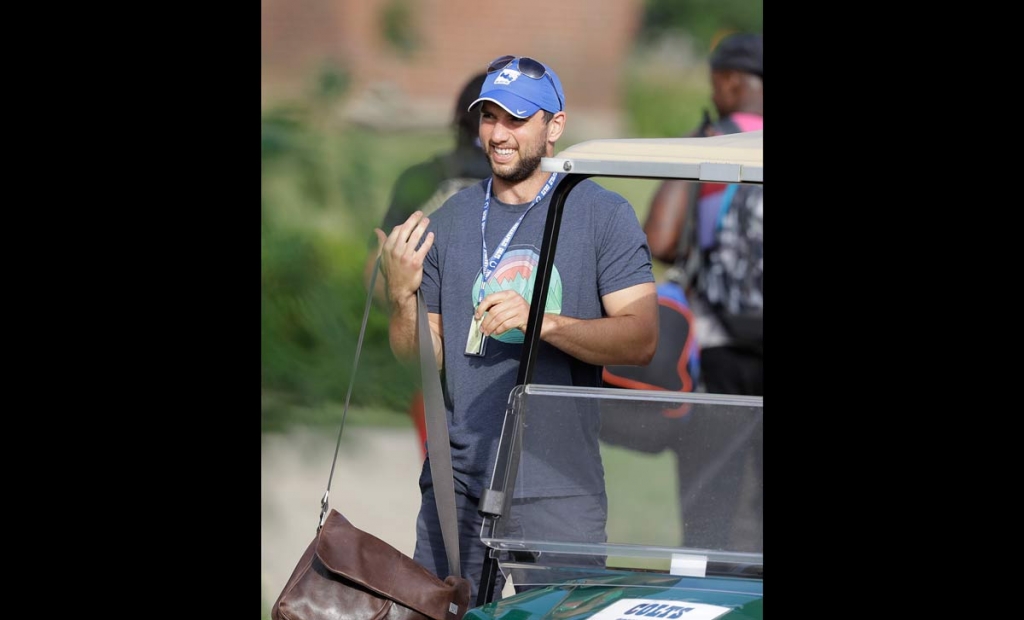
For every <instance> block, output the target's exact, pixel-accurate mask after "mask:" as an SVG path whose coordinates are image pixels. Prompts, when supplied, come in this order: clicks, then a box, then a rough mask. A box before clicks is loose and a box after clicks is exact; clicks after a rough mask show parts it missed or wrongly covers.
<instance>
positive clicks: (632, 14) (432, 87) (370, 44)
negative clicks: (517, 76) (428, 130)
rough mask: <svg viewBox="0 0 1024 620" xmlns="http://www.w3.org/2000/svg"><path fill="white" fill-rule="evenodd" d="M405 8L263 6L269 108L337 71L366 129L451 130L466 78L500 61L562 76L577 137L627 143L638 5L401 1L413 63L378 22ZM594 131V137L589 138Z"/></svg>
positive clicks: (616, 1) (626, 0) (374, 2)
mask: <svg viewBox="0 0 1024 620" xmlns="http://www.w3.org/2000/svg"><path fill="white" fill-rule="evenodd" d="M396 1H401V0H263V2H262V5H261V11H262V27H261V52H262V53H261V58H262V71H261V96H262V104H263V105H264V106H267V105H272V104H273V103H275V102H278V101H280V100H282V99H287V98H290V97H294V96H296V95H298V94H300V93H302V92H303V91H304V90H308V88H309V87H310V85H311V83H312V78H313V75H315V72H316V70H317V68H318V67H319V66H320V65H321V64H322V63H323V62H324V61H325V60H332V61H334V62H336V63H338V64H340V65H343V66H344V67H346V68H347V70H348V71H349V72H350V74H351V76H352V78H353V82H352V89H351V91H350V97H349V98H348V100H347V101H346V102H345V104H344V105H345V109H344V113H345V114H346V115H348V116H349V117H350V118H355V119H358V120H360V121H362V122H366V123H370V124H383V125H393V126H410V125H431V124H443V123H445V122H447V120H448V118H449V116H450V113H451V112H450V111H451V106H452V103H453V101H454V97H455V94H456V92H457V90H458V89H459V88H460V87H461V85H462V84H463V83H464V82H465V80H466V79H468V77H469V76H470V75H471V74H472V73H473V72H475V71H477V70H479V69H481V68H483V67H484V66H485V65H486V63H487V62H488V61H490V60H491V59H493V58H495V57H497V56H500V55H502V54H517V55H526V56H534V57H536V58H538V59H540V60H542V61H544V62H545V63H546V64H548V65H550V66H552V67H554V69H555V70H556V71H557V72H558V75H559V78H560V79H561V81H562V85H563V88H564V89H565V94H566V103H567V112H568V114H569V119H570V121H569V122H570V129H571V128H572V127H573V126H575V127H576V129H577V132H579V131H582V133H585V134H594V135H603V136H605V137H611V136H613V135H616V134H617V133H618V132H619V116H620V111H621V97H622V81H623V76H624V70H625V62H626V60H627V57H628V54H629V51H630V49H631V47H632V44H633V39H634V36H635V34H636V31H637V28H638V27H639V23H640V18H641V11H642V8H643V2H642V0H562V1H560V2H552V1H551V0H520V1H519V2H516V3H514V4H513V3H507V2H487V1H486V0H405V1H406V6H407V7H408V8H409V9H410V11H411V13H410V14H411V16H412V18H411V20H410V23H411V24H412V28H411V32H412V33H413V38H414V39H415V41H416V42H417V46H416V49H415V50H414V51H413V52H412V53H411V54H410V55H403V53H402V52H401V51H400V50H396V49H395V48H394V46H392V45H389V44H388V43H387V41H386V40H385V38H384V36H383V34H382V30H383V29H382V27H381V15H382V13H383V12H384V10H385V9H386V8H387V7H388V6H389V5H393V3H395V2H396ZM584 127H586V129H584Z"/></svg>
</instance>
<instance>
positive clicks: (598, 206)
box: [376, 56, 658, 599]
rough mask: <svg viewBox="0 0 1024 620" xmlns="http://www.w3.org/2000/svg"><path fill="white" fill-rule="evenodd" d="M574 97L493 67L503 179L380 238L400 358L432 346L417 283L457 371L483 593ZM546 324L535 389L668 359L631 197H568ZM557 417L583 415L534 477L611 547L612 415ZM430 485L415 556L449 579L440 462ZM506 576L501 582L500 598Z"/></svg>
mask: <svg viewBox="0 0 1024 620" xmlns="http://www.w3.org/2000/svg"><path fill="white" fill-rule="evenodd" d="M564 102H565V95H564V93H563V91H562V86H561V82H560V80H559V79H558V76H557V75H556V74H555V73H554V71H552V70H551V69H550V68H549V67H547V66H546V65H544V64H542V63H540V62H538V61H536V60H533V59H531V58H525V57H522V58H519V57H514V56H507V57H502V58H499V59H497V60H496V61H494V62H493V63H491V67H490V68H489V70H488V77H487V79H486V80H485V81H484V85H483V87H482V88H481V91H480V97H479V98H478V99H477V100H476V101H474V102H473V103H472V104H471V105H470V109H474V108H475V107H476V106H479V113H480V142H481V145H482V147H483V149H484V152H485V154H486V155H487V158H488V161H489V162H490V167H491V171H492V176H491V177H490V178H489V179H486V180H484V181H481V182H478V183H475V184H473V185H471V186H469V187H467V188H465V189H463V190H461V191H459V192H458V193H456V194H455V195H454V196H452V197H451V198H449V199H448V200H447V201H446V202H445V203H444V205H442V206H441V207H440V208H439V209H438V210H437V211H435V212H434V213H433V214H431V216H430V217H429V218H427V217H425V216H424V215H423V213H422V212H419V211H417V212H416V213H414V214H413V215H412V216H411V217H410V218H409V219H408V220H406V221H405V223H403V224H401V225H399V226H397V227H395V228H394V229H393V230H392V231H391V232H390V234H385V233H384V231H382V230H380V229H378V230H377V231H376V233H377V237H378V240H379V243H380V246H381V271H382V273H383V274H384V276H385V278H386V280H387V285H386V289H387V292H388V297H389V300H390V302H391V304H390V307H391V319H390V341H391V348H392V351H393V352H394V353H395V355H396V356H398V357H400V358H403V359H410V358H415V357H416V356H417V355H418V350H417V339H416V303H417V300H416V293H417V290H419V289H421V288H422V292H423V296H424V300H425V301H426V305H427V309H428V318H429V322H430V328H431V335H432V339H433V344H434V354H435V356H436V358H437V362H438V366H439V367H440V368H442V370H443V376H444V385H443V388H444V392H445V405H446V409H447V416H448V427H449V435H450V441H451V455H452V468H453V473H454V476H455V491H456V503H457V505H458V513H459V539H460V557H461V563H462V570H461V572H462V575H463V577H466V578H467V579H469V580H470V581H471V582H472V584H473V593H472V596H473V598H474V599H475V598H476V596H477V591H476V590H477V588H478V586H479V581H480V572H481V565H482V561H483V558H484V554H485V552H486V548H485V547H484V545H483V543H481V541H480V539H479V534H480V523H481V517H480V516H479V514H478V513H477V511H476V507H477V504H478V502H479V497H480V494H481V491H482V490H483V488H484V487H485V485H486V483H487V481H488V480H489V478H490V473H491V472H490V468H491V467H492V466H493V463H494V457H495V451H496V449H497V444H498V439H499V436H500V434H501V428H502V422H503V419H504V414H505V409H506V405H507V404H508V398H509V393H510V392H511V390H512V389H513V387H515V381H516V377H517V373H518V368H519V360H520V357H521V354H522V347H523V341H524V337H525V332H526V329H527V321H528V319H529V308H530V300H531V299H532V297H533V283H534V281H535V278H536V273H535V272H536V267H537V265H538V262H539V261H538V259H539V256H540V246H541V243H542V237H543V231H544V225H545V222H546V219H547V211H548V208H549V205H550V202H551V195H552V190H553V188H554V187H556V186H557V184H558V183H559V182H560V181H561V180H562V178H561V177H560V176H559V175H557V174H549V173H546V172H544V171H542V170H541V169H540V160H541V158H542V157H550V156H553V155H554V145H555V143H556V142H557V141H558V139H559V137H560V136H561V135H562V132H563V131H564V128H565V122H566V114H565V111H564ZM484 256H486V257H487V258H486V260H485V258H484ZM539 327H540V330H541V331H540V340H541V342H540V348H539V350H538V356H537V362H536V364H537V365H536V367H535V369H534V375H533V376H534V382H535V383H544V384H557V385H573V386H584V387H595V386H600V385H601V369H602V366H604V365H607V364H635V365H645V364H647V363H649V362H650V360H651V358H652V357H653V356H654V350H655V347H656V344H657V334H658V305H657V295H656V290H655V283H654V276H653V273H652V271H651V253H650V249H649V248H648V245H647V238H646V235H644V233H643V230H642V229H641V227H640V223H639V221H638V220H637V217H636V214H635V212H634V211H633V209H632V207H631V206H630V205H629V203H628V202H627V201H626V200H625V199H624V198H623V197H622V196H620V195H618V194H616V193H614V192H610V191H608V190H605V189H603V188H602V187H600V186H599V185H598V184H596V183H594V182H592V181H589V180H585V181H583V182H581V183H580V184H579V185H578V186H577V187H575V188H574V189H573V191H572V192H570V194H569V197H568V200H567V201H566V203H565V206H564V209H563V213H562V220H561V227H560V230H559V236H558V246H557V251H556V253H555V258H554V269H553V271H552V274H551V280H550V283H549V288H548V295H547V301H546V307H545V314H544V318H543V320H542V322H541V325H540V326H539ZM558 415H560V416H561V415H564V416H566V417H565V418H563V419H564V420H571V423H570V424H565V425H562V426H560V429H561V431H560V434H559V435H553V436H545V437H543V441H545V442H547V443H548V446H542V447H547V448H550V450H548V451H547V453H548V454H550V455H551V458H546V459H535V460H533V461H531V460H528V459H524V461H523V463H522V465H523V471H522V474H521V475H522V479H521V480H528V481H529V485H528V488H529V494H530V498H531V501H532V502H533V505H535V506H536V507H537V514H544V515H546V516H545V517H544V518H546V519H548V520H549V521H552V522H553V523H554V524H557V525H559V526H561V527H570V528H577V529H579V530H581V534H580V535H581V536H583V537H585V538H587V539H591V540H599V541H604V540H605V534H604V523H605V516H606V514H607V498H606V497H605V494H604V480H603V468H602V467H601V461H600V453H599V451H598V431H599V427H600V418H599V416H598V414H597V412H596V410H594V411H574V412H559V414H558ZM523 487H524V485H520V486H519V487H518V488H520V489H522V488H523ZM420 488H421V490H422V492H423V500H422V504H421V508H420V515H419V518H418V519H417V529H416V550H415V553H414V559H415V560H416V561H417V562H419V563H421V564H422V565H424V566H425V567H427V568H428V569H430V570H433V571H434V572H435V574H437V575H438V576H439V577H440V578H442V579H443V578H444V577H445V576H446V575H448V574H450V571H448V566H447V557H446V554H445V550H444V542H443V538H442V536H441V530H440V525H439V522H438V518H437V511H436V506H435V504H434V494H433V484H432V482H431V479H430V467H429V463H426V462H425V463H424V466H423V471H422V474H421V476H420ZM518 495H522V493H519V494H518ZM517 526H522V527H528V526H529V524H528V523H521V524H517ZM503 582H504V579H503V578H501V576H500V575H499V577H498V579H497V583H496V588H495V589H496V592H497V593H500V592H501V588H502V586H503Z"/></svg>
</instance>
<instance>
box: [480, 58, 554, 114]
mask: <svg viewBox="0 0 1024 620" xmlns="http://www.w3.org/2000/svg"><path fill="white" fill-rule="evenodd" d="M516 58H518V59H519V73H522V74H523V75H525V76H526V77H528V78H532V79H534V80H539V79H541V78H545V77H546V78H547V79H548V81H549V82H551V88H553V89H554V91H555V97H557V98H558V107H559V108H560V109H562V110H564V109H565V102H563V101H562V96H561V95H559V94H558V87H557V86H555V81H554V80H553V79H551V76H550V75H548V70H547V69H546V68H544V65H542V64H541V63H540V62H539V61H537V60H534V59H532V58H530V57H529V56H513V55H511V54H506V55H505V56H502V57H500V58H495V59H494V60H492V61H491V64H489V65H487V73H494V72H495V71H501V70H502V69H504V68H505V67H507V66H508V65H509V64H511V63H512V61H513V60H515V59H516Z"/></svg>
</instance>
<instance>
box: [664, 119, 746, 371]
mask: <svg viewBox="0 0 1024 620" xmlns="http://www.w3.org/2000/svg"><path fill="white" fill-rule="evenodd" d="M738 132H739V127H738V126H737V125H736V123H734V122H733V121H731V120H730V119H728V118H725V119H722V120H719V121H718V122H717V123H714V124H712V125H711V127H710V131H709V132H707V133H708V135H715V134H727V133H738ZM699 191H700V184H698V183H694V184H693V187H692V191H691V194H690V201H689V203H688V207H687V210H686V220H685V222H684V225H683V231H682V233H681V234H680V240H679V247H678V249H677V252H676V256H677V259H676V265H675V266H674V268H673V271H674V272H675V274H676V275H675V279H676V280H677V281H679V282H680V284H682V285H683V288H685V289H687V290H694V289H695V290H696V292H697V294H698V295H700V297H701V298H702V299H703V300H704V301H705V302H707V303H708V305H709V306H710V307H711V308H713V309H714V311H715V314H716V315H717V316H718V318H719V319H720V320H721V322H722V324H723V326H724V327H725V329H726V330H727V331H728V332H729V335H730V336H731V337H732V338H733V339H734V340H735V341H736V344H737V345H739V346H745V347H747V348H750V349H753V350H755V351H758V352H761V353H763V351H764V314H763V310H764V188H763V186H762V185H759V184H746V183H742V184H729V185H727V186H726V189H725V191H724V193H723V195H722V207H721V211H720V212H719V217H718V221H717V222H716V223H715V225H714V229H715V232H714V242H713V243H712V245H711V246H710V247H708V248H704V249H703V250H702V249H700V247H699V245H698V243H697V229H698V223H697V212H698V208H697V198H698V193H699Z"/></svg>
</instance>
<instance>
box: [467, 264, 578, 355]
mask: <svg viewBox="0 0 1024 620" xmlns="http://www.w3.org/2000/svg"><path fill="white" fill-rule="evenodd" d="M539 262H540V253H539V252H538V251H537V250H536V249H535V248H533V247H522V246H520V247H518V248H512V247H510V248H509V250H508V251H507V252H505V254H504V255H503V256H502V257H501V262H499V263H498V267H497V269H495V270H494V273H492V274H491V279H490V280H488V281H487V286H485V287H484V297H486V296H488V295H490V294H491V293H496V292H498V291H516V292H517V293H519V294H520V295H522V296H523V298H524V299H526V301H527V303H529V302H531V301H533V283H534V281H535V280H536V268H537V263H539ZM481 277H482V273H478V274H477V276H476V280H475V281H474V282H473V290H471V291H470V296H471V297H472V300H473V307H474V308H475V307H476V306H477V295H478V294H479V292H480V279H481ZM544 312H550V313H552V314H562V276H561V275H559V273H558V268H557V267H554V266H552V269H551V283H550V285H549V286H548V298H547V301H546V302H545V303H544ZM491 338H494V339H496V340H500V341H501V342H504V343H506V344H519V343H522V342H523V341H524V340H525V339H526V334H524V333H523V332H522V330H519V329H510V330H509V331H507V332H505V333H504V334H501V335H500V336H491Z"/></svg>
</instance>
